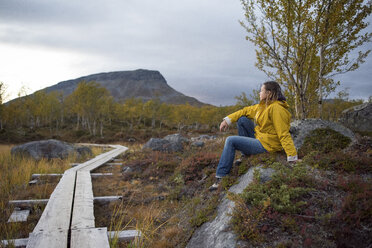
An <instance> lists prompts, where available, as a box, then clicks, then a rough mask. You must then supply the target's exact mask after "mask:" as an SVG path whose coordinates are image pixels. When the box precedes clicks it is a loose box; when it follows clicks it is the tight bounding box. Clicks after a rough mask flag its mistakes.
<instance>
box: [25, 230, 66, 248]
mask: <svg viewBox="0 0 372 248" xmlns="http://www.w3.org/2000/svg"><path fill="white" fill-rule="evenodd" d="M67 236H68V230H53V232H33V233H30V236H29V238H28V242H27V246H26V248H29V247H35V248H50V247H53V248H67V243H68V239H67Z"/></svg>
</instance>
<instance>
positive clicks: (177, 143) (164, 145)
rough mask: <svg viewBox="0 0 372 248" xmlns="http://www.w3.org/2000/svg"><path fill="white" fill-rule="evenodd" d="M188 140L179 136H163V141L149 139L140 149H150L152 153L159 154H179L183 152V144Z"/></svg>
mask: <svg viewBox="0 0 372 248" xmlns="http://www.w3.org/2000/svg"><path fill="white" fill-rule="evenodd" d="M185 142H189V140H188V139H187V138H185V137H183V136H182V135H180V134H171V135H167V136H165V137H164V138H163V139H159V138H151V139H150V140H149V141H148V142H147V143H146V144H144V145H143V147H142V149H151V150H153V151H161V152H180V151H183V143H185Z"/></svg>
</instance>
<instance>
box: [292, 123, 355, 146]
mask: <svg viewBox="0 0 372 248" xmlns="http://www.w3.org/2000/svg"><path fill="white" fill-rule="evenodd" d="M318 128H330V129H333V130H335V131H336V132H339V133H340V134H342V135H344V136H346V137H349V138H350V139H351V141H352V143H351V144H353V143H355V142H356V137H355V134H354V133H353V132H352V131H351V130H350V129H348V128H347V127H345V126H343V125H341V124H339V123H336V122H331V121H325V120H321V119H305V120H295V121H293V122H292V123H291V128H290V130H289V132H290V133H291V135H292V139H293V142H294V145H295V147H296V148H297V149H299V148H300V147H301V146H302V145H303V143H304V140H305V138H306V137H307V136H308V135H309V134H310V132H311V131H313V130H315V129H318Z"/></svg>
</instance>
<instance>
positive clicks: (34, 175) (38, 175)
mask: <svg viewBox="0 0 372 248" xmlns="http://www.w3.org/2000/svg"><path fill="white" fill-rule="evenodd" d="M61 176H63V174H32V176H31V178H32V179H36V178H40V177H61Z"/></svg>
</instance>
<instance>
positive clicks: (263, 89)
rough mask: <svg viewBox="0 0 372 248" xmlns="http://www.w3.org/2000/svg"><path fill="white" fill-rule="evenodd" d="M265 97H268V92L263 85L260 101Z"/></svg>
mask: <svg viewBox="0 0 372 248" xmlns="http://www.w3.org/2000/svg"><path fill="white" fill-rule="evenodd" d="M267 95H268V92H267V91H266V89H265V85H262V87H261V91H260V101H262V100H266V97H267Z"/></svg>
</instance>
